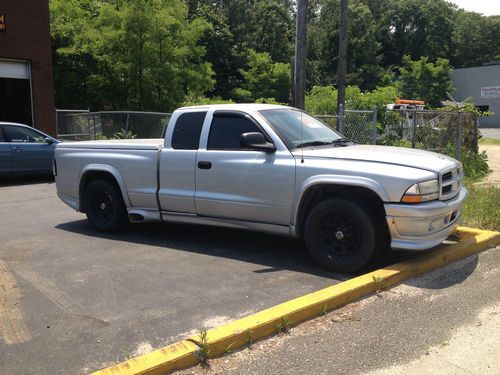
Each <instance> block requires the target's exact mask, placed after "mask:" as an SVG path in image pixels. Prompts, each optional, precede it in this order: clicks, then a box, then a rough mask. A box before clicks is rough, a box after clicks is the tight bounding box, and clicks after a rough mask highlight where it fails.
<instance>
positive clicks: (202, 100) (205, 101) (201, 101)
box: [182, 96, 234, 107]
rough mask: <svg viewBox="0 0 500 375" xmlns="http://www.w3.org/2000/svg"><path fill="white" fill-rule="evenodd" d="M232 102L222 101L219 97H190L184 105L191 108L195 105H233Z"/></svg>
mask: <svg viewBox="0 0 500 375" xmlns="http://www.w3.org/2000/svg"><path fill="white" fill-rule="evenodd" d="M232 103H234V102H233V101H232V100H226V99H222V98H220V97H218V96H215V97H213V98H207V97H206V96H194V97H192V96H191V97H188V98H187V99H186V100H185V101H184V103H182V105H183V106H184V107H189V106H193V105H209V104H232Z"/></svg>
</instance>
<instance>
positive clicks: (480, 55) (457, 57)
mask: <svg viewBox="0 0 500 375" xmlns="http://www.w3.org/2000/svg"><path fill="white" fill-rule="evenodd" d="M499 40H500V16H492V17H484V16H482V15H480V14H479V13H474V12H466V11H463V10H459V11H457V12H456V14H455V20H454V30H453V49H452V54H451V62H452V63H453V66H455V67H467V66H477V65H481V64H482V63H485V62H489V61H498V60H500V43H499V42H498V41H499Z"/></svg>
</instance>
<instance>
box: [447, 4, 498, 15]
mask: <svg viewBox="0 0 500 375" xmlns="http://www.w3.org/2000/svg"><path fill="white" fill-rule="evenodd" d="M447 1H449V2H451V3H454V4H457V5H458V7H459V8H463V9H465V10H470V11H472V12H477V13H483V14H484V15H485V16H492V15H500V0H447Z"/></svg>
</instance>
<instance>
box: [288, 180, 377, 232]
mask: <svg viewBox="0 0 500 375" xmlns="http://www.w3.org/2000/svg"><path fill="white" fill-rule="evenodd" d="M332 198H344V199H349V200H351V201H354V202H362V203H363V205H364V206H365V207H369V208H370V209H371V210H372V212H374V213H375V215H376V216H377V218H380V220H382V222H383V223H384V225H385V226H386V225H387V224H386V220H385V209H384V202H383V201H382V199H381V198H380V197H379V196H378V194H377V193H375V192H374V191H373V190H370V189H368V188H365V187H360V186H349V185H331V184H325V185H315V186H312V187H310V188H309V189H308V190H306V192H305V193H304V194H303V195H302V199H301V201H300V204H299V209H298V211H297V220H296V222H295V224H296V231H297V234H298V236H299V237H303V232H304V224H305V221H306V218H307V215H308V214H309V212H310V211H311V210H312V209H313V208H314V207H315V206H316V205H317V204H318V203H320V202H323V201H324V200H327V199H332Z"/></svg>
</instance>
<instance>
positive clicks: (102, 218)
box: [90, 190, 113, 226]
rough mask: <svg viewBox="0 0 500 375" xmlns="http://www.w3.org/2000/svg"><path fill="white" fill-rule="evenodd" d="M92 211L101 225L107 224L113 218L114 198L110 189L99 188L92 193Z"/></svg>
mask: <svg viewBox="0 0 500 375" xmlns="http://www.w3.org/2000/svg"><path fill="white" fill-rule="evenodd" d="M90 212H91V214H92V216H93V218H94V220H95V222H96V223H97V224H98V225H100V226H104V225H107V224H109V223H110V222H111V220H113V200H112V198H111V195H110V194H109V192H108V191H105V190H99V191H96V192H95V193H94V194H93V195H92V199H91V201H90Z"/></svg>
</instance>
